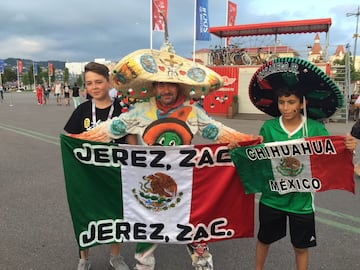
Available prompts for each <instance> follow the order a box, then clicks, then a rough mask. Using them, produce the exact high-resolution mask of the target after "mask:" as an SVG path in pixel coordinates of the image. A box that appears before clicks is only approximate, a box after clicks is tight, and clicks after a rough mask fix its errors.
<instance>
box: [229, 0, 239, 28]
mask: <svg viewBox="0 0 360 270" xmlns="http://www.w3.org/2000/svg"><path fill="white" fill-rule="evenodd" d="M236 13H237V5H236V3H233V2H230V1H229V2H228V20H227V25H228V26H233V25H235V20H236Z"/></svg>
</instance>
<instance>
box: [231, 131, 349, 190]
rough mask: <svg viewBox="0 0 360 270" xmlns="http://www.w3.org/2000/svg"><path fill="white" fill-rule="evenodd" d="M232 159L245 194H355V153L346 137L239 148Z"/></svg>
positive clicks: (321, 137)
mask: <svg viewBox="0 0 360 270" xmlns="http://www.w3.org/2000/svg"><path fill="white" fill-rule="evenodd" d="M230 155H231V159H232V161H233V162H234V164H235V166H236V170H237V173H238V175H239V176H240V179H241V181H242V183H243V185H244V187H245V190H246V193H256V192H262V191H264V190H266V191H269V190H270V191H273V192H277V193H279V194H286V193H289V192H319V191H326V190H330V189H340V190H347V191H349V192H352V193H354V192H355V183H354V165H353V153H352V152H351V151H349V150H348V149H346V148H345V144H344V137H343V136H320V137H312V138H303V139H296V140H289V141H281V142H271V143H264V144H258V145H256V146H245V147H238V148H235V149H233V150H232V151H231V153H230Z"/></svg>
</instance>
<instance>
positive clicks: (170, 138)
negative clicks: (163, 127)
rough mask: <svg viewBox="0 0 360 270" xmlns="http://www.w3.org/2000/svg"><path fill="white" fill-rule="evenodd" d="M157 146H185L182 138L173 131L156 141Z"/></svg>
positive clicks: (162, 135) (163, 134) (165, 133)
mask: <svg viewBox="0 0 360 270" xmlns="http://www.w3.org/2000/svg"><path fill="white" fill-rule="evenodd" d="M155 144H156V145H162V146H176V145H183V144H184V143H183V142H182V138H181V137H180V136H179V134H177V133H175V132H171V131H167V132H164V133H162V134H161V135H160V136H159V137H158V138H157V139H156V141H155Z"/></svg>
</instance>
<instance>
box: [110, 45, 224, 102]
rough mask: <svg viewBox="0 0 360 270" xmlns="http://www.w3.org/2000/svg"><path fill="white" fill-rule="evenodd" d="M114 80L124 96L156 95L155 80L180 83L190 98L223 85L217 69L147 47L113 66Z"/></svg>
mask: <svg viewBox="0 0 360 270" xmlns="http://www.w3.org/2000/svg"><path fill="white" fill-rule="evenodd" d="M110 80H111V82H112V84H113V86H114V87H115V88H116V89H117V90H118V91H120V92H121V94H122V95H125V96H129V97H133V98H149V97H151V96H153V95H154V94H153V92H152V84H153V82H170V83H178V84H179V85H180V88H181V89H182V91H183V93H184V95H185V96H186V97H187V98H201V97H204V96H206V95H208V94H209V93H211V92H212V91H215V90H217V89H219V88H220V87H222V85H223V80H222V77H221V76H220V75H219V74H217V73H216V72H215V71H213V70H211V69H209V68H207V67H205V66H204V65H200V64H198V63H195V62H193V61H191V60H189V59H186V58H183V57H180V56H178V55H176V54H175V53H173V52H169V51H168V50H151V49H143V50H137V51H134V52H132V53H130V54H128V55H127V56H125V57H124V58H122V59H121V60H120V61H119V62H118V63H117V64H116V65H115V67H114V68H113V69H112V71H111V74H110Z"/></svg>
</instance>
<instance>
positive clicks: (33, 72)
mask: <svg viewBox="0 0 360 270" xmlns="http://www.w3.org/2000/svg"><path fill="white" fill-rule="evenodd" d="M33 76H34V92H36V82H35V64H34V62H33Z"/></svg>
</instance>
